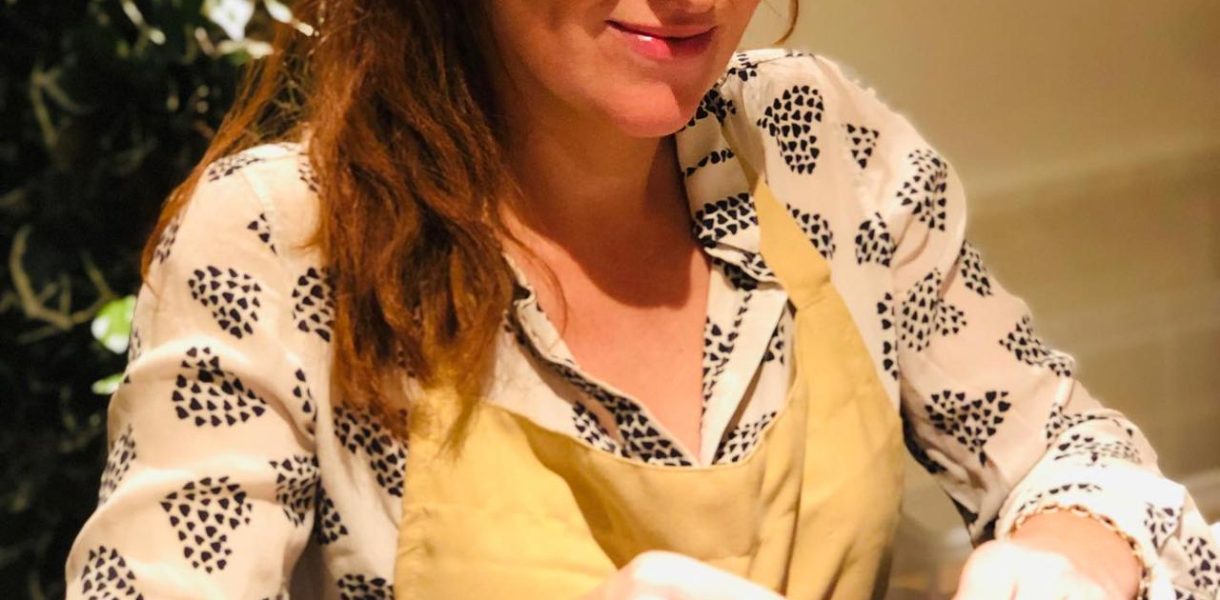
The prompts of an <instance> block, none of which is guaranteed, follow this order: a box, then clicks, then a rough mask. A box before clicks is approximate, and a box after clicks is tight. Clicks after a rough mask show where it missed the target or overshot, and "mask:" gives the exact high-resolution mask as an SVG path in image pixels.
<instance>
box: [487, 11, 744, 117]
mask: <svg viewBox="0 0 1220 600" xmlns="http://www.w3.org/2000/svg"><path fill="white" fill-rule="evenodd" d="M605 4H606V3H605V2H599V3H597V4H596V5H593V6H590V4H589V3H585V2H579V1H575V0H555V1H553V2H552V1H541V2H540V1H538V0H494V1H493V2H492V6H493V7H494V10H493V12H494V13H498V14H494V15H493V23H494V24H495V28H496V37H497V43H498V45H499V46H500V48H501V50H502V56H503V57H504V58H505V62H506V64H505V67H506V68H507V69H508V71H509V72H510V74H511V75H512V77H513V79H514V80H516V81H517V82H518V84H519V85H518V87H517V88H516V90H515V92H514V93H516V94H518V95H520V96H523V97H522V98H520V100H521V101H522V102H524V103H525V105H526V106H541V105H558V106H555V108H557V109H560V110H564V111H565V112H569V113H574V114H578V115H580V116H581V117H582V118H589V119H595V120H602V121H609V122H610V123H612V124H613V125H614V126H616V127H618V128H619V129H621V130H622V131H623V132H624V133H625V134H627V135H630V136H633V137H660V136H664V135H668V134H670V133H673V132H675V131H677V130H679V129H681V128H682V127H683V126H684V125H685V124H686V122H687V121H688V120H689V118H690V115H691V114H692V113H694V111H695V109H696V108H697V107H698V104H699V101H700V100H701V99H702V97H703V95H704V93H705V92H706V91H707V89H708V88H709V87H710V86H711V85H712V84H713V83H714V82H715V81H716V79H717V78H718V77H719V76H720V74H721V73H722V72H723V70H724V67H725V65H726V64H727V63H728V61H729V59H730V58H731V56H732V54H733V52H734V51H735V50H736V47H737V44H738V42H739V41H740V40H741V36H742V34H743V32H744V31H745V28H746V25H747V24H748V22H749V19H750V17H751V15H752V14H753V12H754V8H755V7H756V6H757V5H758V0H740V1H731V2H723V6H718V7H717V13H716V14H717V15H718V18H717V31H716V34H715V36H714V38H713V41H712V43H711V45H710V46H709V47H708V48H707V49H706V50H705V51H704V52H702V53H700V54H699V55H698V56H694V57H686V58H682V59H678V60H675V61H672V62H666V61H661V62H656V61H651V60H648V59H645V58H643V57H641V56H639V55H638V54H637V53H636V52H635V51H634V50H632V49H631V47H630V46H629V45H628V44H627V43H626V40H625V39H624V38H623V36H622V35H621V34H620V33H619V32H617V31H615V30H613V29H611V28H609V27H608V26H607V25H606V23H605V20H606V19H607V18H608V17H609V12H608V9H606V8H605V7H604V5H605ZM599 7H601V8H600V9H599ZM610 8H613V7H610ZM603 13H604V14H603Z"/></svg>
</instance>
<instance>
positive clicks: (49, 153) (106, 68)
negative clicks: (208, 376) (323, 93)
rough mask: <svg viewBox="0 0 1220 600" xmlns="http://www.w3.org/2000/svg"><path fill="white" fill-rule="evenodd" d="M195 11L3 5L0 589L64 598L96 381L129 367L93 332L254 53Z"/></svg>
mask: <svg viewBox="0 0 1220 600" xmlns="http://www.w3.org/2000/svg"><path fill="white" fill-rule="evenodd" d="M227 3H228V4H229V5H230V6H231V5H232V4H233V3H232V2H227ZM237 3H238V4H245V5H246V7H247V8H248V7H249V4H248V2H247V1H246V0H237ZM204 4H205V3H204V0H0V61H2V65H3V66H2V67H0V252H3V253H4V255H5V256H4V260H3V261H0V332H2V333H0V389H3V390H4V391H3V392H0V408H2V414H3V425H2V426H0V457H2V458H0V597H3V598H23V597H25V598H43V597H49V598H57V597H61V596H62V595H63V593H64V590H63V582H62V579H63V561H64V558H65V557H66V555H67V551H68V548H69V547H70V545H71V543H72V540H73V538H74V536H75V534H76V531H77V529H78V528H79V527H80V526H81V524H82V523H83V522H84V520H85V519H86V518H87V517H88V515H89V513H90V512H91V511H92V509H93V507H94V506H95V505H96V503H97V488H98V483H99V477H100V474H101V470H102V466H103V462H104V459H105V450H106V448H105V446H106V431H105V410H106V404H107V397H106V396H105V395H99V394H97V393H93V392H92V391H91V390H90V386H91V384H92V383H93V382H94V381H96V380H98V379H99V378H102V377H104V376H106V375H110V374H112V373H116V372H118V371H121V370H122V368H123V357H122V356H121V355H119V354H116V353H114V352H111V351H109V350H107V349H105V348H104V347H103V346H102V345H101V344H99V343H98V342H97V341H95V340H94V339H93V337H92V335H91V334H90V331H89V322H90V320H91V319H92V318H93V316H94V314H95V313H96V311H97V309H98V308H99V307H100V306H101V305H102V304H103V303H105V302H107V301H109V300H113V299H116V298H120V297H123V296H126V295H129V294H133V293H135V292H136V290H137V289H138V287H139V284H140V280H139V273H138V252H139V248H140V246H141V245H142V243H143V241H144V238H145V236H147V235H148V231H149V230H150V229H151V227H152V224H153V222H154V221H155V219H156V215H157V212H158V210H159V207H160V205H161V203H162V201H163V200H164V198H165V197H166V195H167V194H168V192H169V191H170V190H171V189H172V187H173V186H174V185H176V184H177V183H178V182H179V181H181V180H182V179H183V178H184V177H185V176H186V174H187V172H188V171H189V170H190V168H191V167H192V166H193V165H194V164H195V162H196V161H197V160H198V159H199V157H200V156H201V155H202V153H203V150H204V148H205V146H206V144H207V142H208V139H209V138H210V136H211V132H212V131H213V130H214V128H215V127H216V126H217V125H218V124H219V122H220V118H221V117H222V115H223V112H224V110H225V108H226V107H227V106H228V105H229V103H230V101H231V98H232V95H233V90H234V85H235V81H236V76H237V72H238V68H239V66H240V65H241V64H242V63H243V62H245V61H248V60H249V59H250V56H251V54H250V52H249V49H250V47H251V46H249V45H248V44H245V43H239V42H235V41H233V40H229V39H228V38H227V36H226V34H225V33H224V30H222V29H221V28H220V27H219V26H217V25H216V23H214V22H213V21H212V20H211V19H209V18H208V17H207V16H205V14H204V13H205V12H206V11H208V10H211V9H210V8H209V7H208V6H204ZM260 15H261V16H262V20H261V22H264V23H265V22H268V19H267V18H266V13H265V12H260V13H257V14H256V16H255V19H254V21H253V22H252V25H251V28H253V29H258V24H259V23H260ZM230 31H233V29H232V28H230ZM238 32H240V29H238ZM256 37H258V36H256Z"/></svg>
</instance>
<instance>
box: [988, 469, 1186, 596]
mask: <svg viewBox="0 0 1220 600" xmlns="http://www.w3.org/2000/svg"><path fill="white" fill-rule="evenodd" d="M1185 498H1186V491H1185V488H1183V487H1182V486H1181V485H1179V484H1177V483H1174V482H1172V481H1170V480H1168V479H1165V478H1164V477H1162V476H1160V475H1159V474H1157V473H1154V472H1151V471H1148V470H1146V469H1144V468H1140V467H1138V466H1135V465H1133V464H1131V463H1125V462H1122V463H1117V464H1109V465H1106V464H1097V465H1091V466H1079V465H1066V464H1063V463H1058V464H1056V463H1050V464H1045V465H1039V468H1036V469H1035V470H1034V472H1032V473H1030V475H1029V476H1028V477H1026V478H1025V480H1024V481H1022V482H1021V485H1019V486H1018V487H1017V488H1016V489H1015V490H1014V491H1013V493H1012V494H1010V495H1009V497H1008V500H1007V501H1006V502H1005V503H1004V506H1003V507H1002V508H1001V510H1000V516H999V520H998V522H997V523H996V537H997V538H998V539H1006V538H1008V537H1009V536H1011V535H1012V534H1013V532H1014V531H1015V530H1016V529H1017V528H1018V527H1020V526H1021V525H1022V524H1023V523H1024V522H1025V521H1026V520H1028V519H1029V518H1030V517H1033V516H1034V515H1038V514H1041V513H1044V512H1048V511H1053V510H1064V511H1068V512H1071V513H1074V514H1077V515H1081V516H1085V517H1088V518H1091V519H1094V520H1096V521H1098V522H1100V523H1101V524H1103V525H1105V526H1106V527H1107V528H1108V529H1110V530H1111V531H1113V532H1114V533H1115V534H1117V535H1118V536H1119V537H1121V538H1123V540H1124V541H1126V542H1127V544H1128V545H1130V546H1131V550H1132V552H1133V553H1134V554H1135V557H1136V560H1138V561H1139V563H1140V567H1141V573H1140V587H1139V593H1138V595H1137V596H1136V597H1137V598H1139V599H1141V600H1161V599H1163V598H1165V599H1173V598H1174V596H1175V594H1174V591H1173V586H1172V585H1171V579H1172V577H1171V574H1170V573H1167V572H1165V569H1163V568H1162V565H1161V564H1160V559H1159V557H1160V554H1161V548H1162V547H1163V546H1164V544H1165V542H1166V541H1167V540H1168V538H1169V537H1170V536H1172V535H1173V532H1175V531H1177V530H1178V529H1179V527H1180V526H1181V519H1182V513H1183V505H1184V502H1185Z"/></svg>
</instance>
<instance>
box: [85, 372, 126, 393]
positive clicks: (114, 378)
mask: <svg viewBox="0 0 1220 600" xmlns="http://www.w3.org/2000/svg"><path fill="white" fill-rule="evenodd" d="M122 382H123V374H122V373H115V374H114V375H111V376H109V377H103V378H101V379H99V380H97V381H94V382H93V385H92V386H90V388H89V389H91V390H93V393H94V394H97V395H99V396H109V395H110V394H113V393H114V392H115V390H117V389H119V384H120V383H122Z"/></svg>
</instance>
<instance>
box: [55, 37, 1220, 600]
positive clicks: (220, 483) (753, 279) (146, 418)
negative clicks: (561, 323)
mask: <svg viewBox="0 0 1220 600" xmlns="http://www.w3.org/2000/svg"><path fill="white" fill-rule="evenodd" d="M726 131H731V132H733V134H734V136H733V137H734V139H735V140H737V141H738V143H739V144H740V147H738V148H736V149H734V148H730V146H729V145H728V142H727V137H726ZM676 142H677V150H678V154H679V161H680V164H681V165H682V168H683V175H684V176H685V183H686V192H687V196H688V198H689V202H690V211H691V216H692V234H693V235H694V236H695V237H696V238H697V239H698V240H699V242H700V243H701V245H702V247H703V248H704V250H705V251H706V252H707V254H708V255H709V256H710V258H711V260H712V263H713V265H714V266H715V268H714V276H713V279H712V285H711V286H710V291H709V298H708V316H707V322H706V329H705V336H704V353H703V396H704V406H703V418H702V440H703V442H702V447H701V448H698V449H694V448H684V447H683V446H682V444H681V443H680V442H679V441H678V440H677V439H675V438H674V437H673V436H671V435H670V434H669V433H668V432H666V430H665V428H664V427H663V426H662V425H661V424H660V423H659V422H658V421H657V420H656V419H655V418H653V417H652V416H651V415H650V414H649V411H648V409H647V408H646V407H644V406H642V405H641V404H640V403H638V402H636V401H635V400H634V399H632V398H631V397H630V396H629V395H627V394H624V393H622V392H621V391H618V390H616V389H615V388H614V387H613V386H612V385H610V384H608V383H606V382H604V381H601V380H599V379H598V378H597V377H595V376H593V375H591V374H589V373H587V372H585V371H584V370H582V369H581V367H580V365H579V364H577V362H576V361H575V360H574V359H573V357H572V355H571V354H570V353H569V351H568V349H567V348H566V346H565V345H564V343H563V340H562V339H561V337H560V336H559V335H558V333H557V332H556V330H555V328H554V327H553V326H552V323H551V321H549V320H548V319H547V317H546V315H544V314H543V313H542V311H541V310H540V309H539V306H538V304H537V303H536V301H535V296H534V293H533V291H532V290H531V288H530V287H529V284H528V282H526V281H525V279H524V277H523V276H522V275H521V273H520V271H517V274H518V294H517V297H516V300H515V301H514V302H513V306H512V308H511V310H509V311H508V312H507V314H506V317H505V321H504V328H503V335H501V337H500V340H499V345H498V347H497V360H496V363H495V366H494V370H495V376H494V377H493V378H492V379H493V381H494V383H493V384H492V387H491V390H490V393H489V397H488V401H489V402H495V403H499V404H501V405H503V406H505V407H507V408H509V409H511V410H513V411H516V412H518V413H521V414H523V415H524V416H526V417H528V418H530V419H532V420H533V421H535V422H537V423H538V424H540V425H542V426H544V427H547V428H550V429H553V430H556V431H560V432H564V433H567V434H570V435H572V436H575V437H577V438H580V439H582V440H584V441H585V442H587V443H589V444H590V445H592V446H594V447H596V448H599V449H602V450H604V451H606V452H613V453H616V454H619V455H621V456H624V457H628V458H631V459H635V460H639V461H643V462H647V463H655V464H661V465H668V466H671V467H672V468H683V467H686V466H691V465H697V464H700V463H702V462H713V463H726V462H733V461H737V460H740V459H741V458H742V457H743V456H745V455H747V454H748V453H749V452H750V451H751V450H752V448H753V447H754V446H755V444H756V443H757V441H758V439H759V434H760V431H761V430H762V429H763V428H764V427H765V426H766V424H767V423H768V422H770V420H771V419H772V418H773V417H774V416H775V414H776V412H777V411H779V410H781V409H782V408H783V406H782V404H783V402H784V400H785V398H786V395H787V394H786V392H787V389H788V385H789V380H790V377H791V375H792V372H791V360H790V357H789V355H788V352H789V347H790V341H791V331H792V329H791V327H790V326H789V323H790V319H791V317H792V314H791V307H790V305H789V304H788V302H787V296H786V294H785V292H784V290H783V289H782V288H781V287H780V285H779V284H778V282H777V281H776V279H775V277H774V275H773V274H772V273H771V271H770V270H769V269H768V268H767V265H766V264H765V262H764V261H763V260H762V258H761V256H760V254H759V239H758V233H759V231H758V220H757V216H756V215H755V213H754V209H753V207H752V203H751V197H750V194H749V189H748V186H747V184H746V179H745V177H744V175H743V172H742V169H741V165H740V163H739V162H738V157H737V156H736V155H735V150H736V151H739V152H747V153H750V154H751V156H752V158H751V164H753V165H754V166H755V168H758V169H762V170H764V171H765V174H766V177H767V180H768V181H769V183H770V185H771V187H772V189H773V190H774V192H775V193H776V195H777V197H778V198H780V199H781V200H782V201H784V202H785V203H786V204H787V206H788V207H789V209H790V210H791V212H792V214H793V215H794V216H795V217H796V219H797V220H798V222H799V223H800V224H801V226H802V228H803V229H804V231H805V233H806V234H807V235H808V236H809V238H810V240H811V241H812V243H813V244H814V245H815V247H816V248H817V249H818V250H819V251H820V252H821V254H822V255H823V256H824V257H825V258H826V259H827V261H828V262H829V263H830V265H831V267H832V280H833V282H834V284H835V286H836V289H837V290H838V291H839V293H840V294H841V295H842V296H843V298H844V299H845V301H846V302H847V304H848V306H849V309H850V311H851V313H852V315H853V317H854V318H855V321H856V324H857V327H858V329H859V331H860V333H861V335H862V336H863V338H864V340H865V342H866V344H867V346H868V348H869V350H870V352H871V353H872V355H873V358H874V360H875V363H876V368H877V372H878V373H879V374H880V376H881V378H882V381H883V382H884V384H885V387H886V390H887V391H888V392H889V395H890V397H891V400H892V401H893V404H894V409H895V410H897V411H900V412H901V415H902V417H903V422H904V425H905V437H906V442H907V446H908V448H909V449H910V451H911V453H912V454H913V455H914V456H915V458H916V459H917V460H918V461H919V462H920V463H921V464H922V465H923V466H924V467H926V468H927V470H928V471H929V472H931V473H932V475H933V476H934V477H935V478H936V479H937V481H939V482H940V484H941V485H942V486H943V487H944V489H945V491H946V492H947V493H948V495H949V496H950V497H951V498H952V499H953V501H954V503H955V504H956V505H957V507H958V508H959V510H960V512H961V514H962V516H963V518H964V520H965V522H966V525H967V527H968V529H969V531H970V534H971V535H972V537H973V538H974V539H975V540H976V541H981V540H985V539H987V538H989V537H992V536H997V535H998V536H1000V537H1003V536H1005V535H1007V533H1008V532H1009V531H1010V530H1011V529H1012V528H1013V527H1014V526H1016V525H1018V524H1019V523H1020V522H1021V520H1022V519H1024V518H1026V517H1028V516H1030V515H1033V514H1035V513H1037V512H1039V511H1044V510H1048V509H1052V508H1062V509H1069V510H1075V511H1079V512H1081V513H1082V514H1087V515H1090V516H1092V517H1095V518H1098V519H1100V520H1101V521H1103V522H1104V523H1106V524H1107V525H1108V526H1110V527H1111V528H1113V529H1114V530H1116V531H1117V532H1119V533H1120V534H1122V535H1123V536H1124V537H1125V538H1126V539H1127V540H1128V541H1129V542H1130V543H1131V544H1132V547H1133V549H1134V550H1135V551H1136V553H1137V555H1138V557H1139V558H1140V560H1141V561H1142V563H1143V565H1144V574H1143V581H1142V587H1141V590H1142V591H1141V594H1142V595H1144V596H1145V597H1147V598H1154V599H1157V600H1160V599H1172V598H1179V599H1180V598H1192V599H1197V600H1203V599H1212V598H1215V597H1216V595H1217V592H1218V590H1220V566H1218V562H1217V560H1216V558H1217V557H1216V545H1215V542H1214V541H1213V540H1212V538H1211V535H1210V533H1209V532H1208V530H1207V527H1206V524H1205V522H1204V521H1203V519H1202V517H1201V516H1200V514H1199V513H1198V511H1197V510H1196V508H1195V506H1194V503H1193V501H1192V500H1191V499H1190V497H1189V495H1188V494H1187V493H1186V492H1185V490H1184V488H1182V486H1180V485H1178V484H1176V483H1174V482H1172V481H1169V480H1167V479H1165V478H1164V477H1162V476H1161V475H1160V473H1159V471H1158V470H1157V467H1156V464H1155V455H1154V454H1153V452H1152V450H1151V448H1149V446H1148V444H1147V442H1146V441H1145V439H1144V437H1143V435H1142V434H1141V433H1140V431H1139V430H1138V429H1137V428H1136V427H1135V426H1134V425H1132V424H1131V423H1130V422H1129V421H1128V420H1127V419H1125V418H1124V417H1123V416H1122V415H1121V414H1119V413H1118V412H1115V411H1113V410H1108V409H1105V408H1103V407H1102V406H1100V405H1099V404H1098V403H1097V402H1096V401H1095V400H1094V399H1093V398H1092V397H1091V396H1090V395H1089V393H1088V392H1087V391H1086V390H1085V388H1084V387H1083V386H1082V385H1081V384H1080V383H1079V382H1078V381H1077V380H1075V379H1074V378H1073V367H1074V361H1073V359H1072V357H1071V356H1069V355H1067V354H1064V353H1062V352H1058V351H1056V350H1053V349H1051V348H1048V347H1047V346H1046V345H1044V344H1043V343H1042V342H1041V341H1040V340H1039V339H1038V337H1037V336H1036V335H1035V333H1034V331H1033V328H1032V323H1031V318H1030V315H1029V313H1028V311H1027V307H1026V305H1025V303H1024V302H1022V300H1020V299H1019V298H1017V297H1015V296H1013V295H1011V294H1009V293H1008V292H1007V291H1005V290H1004V289H1003V288H1002V287H1001V286H1000V284H999V282H997V281H996V280H995V278H994V277H992V276H990V275H989V274H988V272H987V270H986V269H985V267H984V266H983V263H982V260H981V257H980V254H979V252H978V250H977V249H975V248H974V247H972V246H971V245H970V244H969V243H968V242H966V241H965V237H964V229H965V223H966V204H965V197H964V195H963V192H962V186H961V184H960V182H959V181H958V179H957V176H956V174H955V173H954V171H953V169H952V168H951V166H950V165H949V164H948V163H947V162H946V161H945V159H944V158H943V157H941V156H939V155H937V153H936V152H935V151H934V150H933V149H932V148H930V147H929V146H928V144H927V142H925V141H924V140H923V138H922V137H921V136H920V135H919V133H918V132H917V131H916V130H915V129H914V128H913V127H912V126H911V125H910V124H909V123H908V122H907V120H906V119H905V118H904V117H903V116H902V115H900V114H898V113H896V112H894V111H893V110H891V109H889V108H888V107H886V106H885V105H884V104H883V103H882V102H881V101H880V100H878V99H877V98H876V96H875V94H874V93H873V91H872V90H870V89H866V88H864V87H862V86H861V85H860V84H858V83H856V82H854V81H853V80H852V79H851V78H850V77H848V76H846V75H844V73H843V72H842V71H841V70H840V68H839V67H838V66H837V65H836V64H834V63H833V62H832V61H829V60H827V59H825V58H824V57H819V56H815V55H810V54H803V53H798V52H791V51H786V50H780V49H775V50H759V51H751V52H746V53H740V54H738V55H737V56H735V57H734V59H733V61H732V62H731V64H730V65H729V68H728V69H727V71H726V72H725V74H724V76H723V77H722V78H721V79H720V81H718V82H717V84H716V85H715V86H714V87H713V88H712V89H711V90H710V91H709V92H708V93H707V95H706V97H705V98H704V100H703V102H702V104H701V105H700V107H699V109H698V111H697V113H696V114H695V115H694V116H693V117H692V119H691V121H690V123H689V124H688V125H687V126H686V127H685V128H684V129H682V130H681V131H680V132H678V133H677V134H676ZM316 188H317V186H316V182H315V180H314V177H313V174H312V170H311V169H310V168H309V166H308V164H307V163H306V162H305V160H304V158H303V155H302V153H301V150H300V148H299V147H298V146H295V145H291V144H277V145H265V146H259V147H256V148H253V149H251V150H248V151H245V152H243V153H241V154H238V155H235V156H232V157H229V158H226V159H223V160H221V161H218V162H217V163H215V164H213V165H211V166H210V168H209V169H208V170H207V172H206V175H205V177H204V179H203V180H202V182H201V184H200V185H199V187H198V188H197V191H196V193H195V195H194V197H193V198H192V200H191V202H190V203H189V205H188V207H187V208H186V210H185V211H184V212H183V213H182V214H181V215H180V216H179V217H178V218H177V219H176V220H175V221H174V222H173V224H172V225H171V226H170V227H169V228H168V229H167V230H166V232H165V234H164V236H163V238H162V239H161V240H160V243H159V245H158V248H157V252H156V257H155V259H154V261H153V265H152V269H151V272H150V274H149V280H148V281H147V282H146V284H145V286H144V287H143V288H141V290H140V293H139V297H138V301H137V307H136V314H135V322H134V329H133V332H132V340H131V346H130V357H129V358H130V361H129V365H128V367H127V370H126V377H125V378H124V380H123V383H122V385H121V386H120V388H119V389H118V391H116V392H115V394H114V396H113V397H112V399H111V404H110V412H109V431H110V446H109V447H110V452H109V457H108V461H107V466H106V469H105V472H104V474H103V475H102V483H101V489H100V491H99V504H98V508H97V510H96V512H95V513H94V514H93V515H92V517H91V518H90V519H89V521H88V522H87V523H86V524H85V526H84V528H83V530H82V531H81V532H80V535H79V537H78V538H77V540H76V543H75V545H74V546H73V548H72V552H71V554H70V556H69V557H68V561H67V569H66V571H67V572H66V574H67V578H68V590H69V591H68V597H69V598H90V599H94V598H96V599H101V598H168V597H174V598H186V597H191V598H272V597H286V596H287V595H288V593H289V589H290V586H289V580H290V579H295V580H296V582H298V583H299V582H300V581H301V580H303V579H304V580H308V581H309V582H310V585H307V586H302V587H309V588H313V589H320V590H322V593H321V596H322V597H326V598H344V599H347V598H390V597H391V596H392V585H391V581H392V572H393V560H394V553H395V542H396V535H397V533H396V530H397V523H398V518H399V510H400V504H401V500H402V498H401V497H402V494H403V481H404V477H410V473H404V470H403V467H404V465H405V462H406V453H407V447H406V445H405V444H402V443H400V442H399V441H397V440H395V439H394V438H392V437H391V436H390V435H389V433H388V431H387V430H386V429H385V428H384V427H383V426H382V425H381V424H380V423H378V421H377V420H376V419H374V418H372V417H370V415H369V414H367V413H365V412H362V411H357V410H352V409H349V408H347V407H345V406H343V404H342V403H341V402H339V401H338V399H336V398H332V397H331V396H330V394H329V389H330V377H329V372H328V369H329V365H330V354H329V353H330V345H329V342H330V336H331V331H330V328H331V321H332V317H333V311H334V305H333V299H332V297H331V288H330V284H329V282H330V278H329V272H328V269H327V266H326V265H325V264H323V263H322V262H321V260H320V256H319V255H318V254H317V253H316V251H314V250H305V249H303V245H302V242H303V241H304V240H305V239H306V238H307V237H308V235H309V234H310V232H311V231H312V228H313V227H314V225H315V224H316V219H317V218H318V212H317V206H316V201H317V198H316V193H315V192H316ZM154 292H155V293H154ZM294 565H297V566H299V568H297V569H296V575H295V578H294V577H293V575H292V574H293V571H294Z"/></svg>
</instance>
